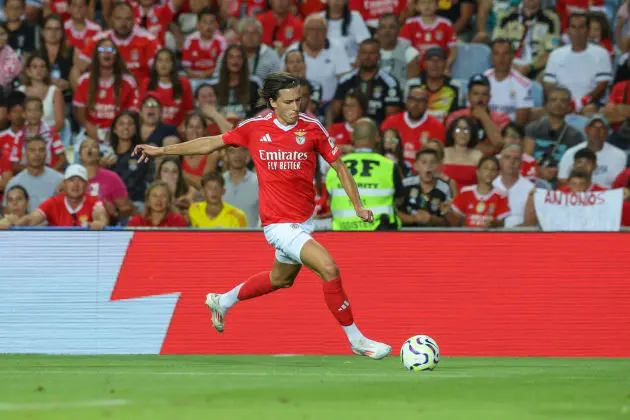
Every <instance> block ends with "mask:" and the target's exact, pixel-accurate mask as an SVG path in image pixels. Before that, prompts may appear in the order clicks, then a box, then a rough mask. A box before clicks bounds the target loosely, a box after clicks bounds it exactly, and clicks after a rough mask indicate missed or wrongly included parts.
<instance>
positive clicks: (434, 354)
mask: <svg viewBox="0 0 630 420" xmlns="http://www.w3.org/2000/svg"><path fill="white" fill-rule="evenodd" d="M400 361H401V362H402V364H403V366H404V367H405V369H408V370H412V371H417V370H433V369H435V367H436V366H437V364H438V363H439V362H440V348H439V347H438V345H437V343H436V342H435V340H434V339H432V338H431V337H429V336H428V335H414V336H413V337H411V338H410V339H409V340H407V341H405V342H404V343H403V345H402V347H401V348H400Z"/></svg>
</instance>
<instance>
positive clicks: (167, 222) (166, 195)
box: [127, 181, 188, 228]
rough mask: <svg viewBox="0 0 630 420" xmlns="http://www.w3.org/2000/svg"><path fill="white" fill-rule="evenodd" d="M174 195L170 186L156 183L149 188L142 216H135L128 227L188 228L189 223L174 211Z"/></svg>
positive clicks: (164, 183)
mask: <svg viewBox="0 0 630 420" xmlns="http://www.w3.org/2000/svg"><path fill="white" fill-rule="evenodd" d="M172 208H173V195H172V193H171V190H170V189H169V187H168V184H167V183H166V182H163V181H155V182H153V183H152V184H151V185H149V187H148V188H147V191H146V193H145V200H144V211H143V213H142V214H137V215H135V216H133V217H132V218H131V219H130V220H129V223H128V224H127V226H128V227H152V228H157V227H188V221H186V219H185V218H184V217H183V216H182V215H180V214H179V213H177V212H175V211H173V210H172Z"/></svg>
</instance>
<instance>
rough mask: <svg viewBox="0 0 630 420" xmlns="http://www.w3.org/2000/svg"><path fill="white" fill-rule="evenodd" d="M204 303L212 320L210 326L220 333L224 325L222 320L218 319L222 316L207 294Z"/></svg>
mask: <svg viewBox="0 0 630 420" xmlns="http://www.w3.org/2000/svg"><path fill="white" fill-rule="evenodd" d="M206 305H207V306H208V309H210V319H211V320H212V326H213V327H214V329H215V330H217V332H219V333H222V332H223V331H224V330H225V325H224V323H223V322H220V321H219V320H218V319H219V317H222V315H221V312H220V311H219V310H218V309H217V308H216V307H215V306H214V303H213V302H212V298H211V297H210V296H208V297H207V298H206Z"/></svg>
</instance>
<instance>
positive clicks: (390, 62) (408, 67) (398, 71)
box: [376, 13, 441, 89]
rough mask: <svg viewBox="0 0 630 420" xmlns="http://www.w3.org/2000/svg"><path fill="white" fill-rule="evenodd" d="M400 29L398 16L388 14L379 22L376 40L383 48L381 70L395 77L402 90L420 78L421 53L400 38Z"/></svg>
mask: <svg viewBox="0 0 630 420" xmlns="http://www.w3.org/2000/svg"><path fill="white" fill-rule="evenodd" d="M400 28H401V26H400V21H399V20H398V16H396V15H394V14H392V13H387V14H385V15H383V16H381V18H380V19H379V21H378V29H377V30H376V39H378V42H379V43H380V47H381V63H380V68H381V70H383V71H385V72H387V73H389V74H391V75H392V76H394V77H395V78H396V80H398V84H399V85H400V87H401V89H404V88H405V87H406V86H407V81H411V80H414V79H417V78H418V77H420V66H419V60H418V55H419V54H420V53H419V52H418V50H417V49H415V48H414V47H412V46H411V43H410V42H409V41H408V40H406V39H403V38H399V37H398V35H399V34H400ZM440 50H441V48H440Z"/></svg>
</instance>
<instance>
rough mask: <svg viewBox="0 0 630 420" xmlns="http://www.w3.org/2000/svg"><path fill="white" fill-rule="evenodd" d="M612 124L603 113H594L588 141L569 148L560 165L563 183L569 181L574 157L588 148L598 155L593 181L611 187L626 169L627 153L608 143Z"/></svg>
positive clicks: (587, 137) (587, 131) (587, 134)
mask: <svg viewBox="0 0 630 420" xmlns="http://www.w3.org/2000/svg"><path fill="white" fill-rule="evenodd" d="M609 130H610V125H609V124H608V120H607V119H606V117H604V116H603V115H601V114H595V115H593V116H592V117H591V118H590V119H589V121H588V124H587V125H586V128H585V131H586V141H585V142H582V143H579V144H576V145H575V146H573V147H571V148H570V149H568V150H567V151H566V152H565V153H564V155H562V159H560V164H559V165H558V180H559V182H560V183H561V184H565V183H566V182H567V177H568V176H569V173H570V171H571V168H572V165H573V161H574V157H575V156H576V155H577V153H578V152H579V151H580V150H582V149H584V148H587V149H589V150H591V151H592V152H593V153H595V155H596V156H597V167H596V168H595V171H594V172H593V182H595V183H597V184H600V185H603V186H604V187H607V188H610V186H611V185H612V184H613V182H614V181H615V178H617V176H618V175H619V174H620V173H621V172H622V171H623V170H624V169H625V167H626V162H627V160H628V158H627V156H626V154H625V153H624V152H623V151H622V150H621V149H619V148H617V147H615V146H613V145H612V144H610V143H608V142H607V141H606V139H607V138H608V132H609Z"/></svg>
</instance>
